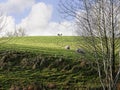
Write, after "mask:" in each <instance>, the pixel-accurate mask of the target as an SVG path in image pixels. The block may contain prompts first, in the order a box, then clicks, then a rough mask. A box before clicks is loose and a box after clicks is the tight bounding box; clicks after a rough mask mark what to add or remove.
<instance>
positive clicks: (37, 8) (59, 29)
mask: <svg viewBox="0 0 120 90" xmlns="http://www.w3.org/2000/svg"><path fill="white" fill-rule="evenodd" d="M58 3H59V0H0V7H1V9H2V11H3V12H5V13H6V17H7V22H8V23H9V24H7V26H6V27H5V30H6V31H5V32H14V31H15V30H17V29H19V28H23V29H24V30H25V32H26V33H27V35H32V36H33V35H57V34H58V33H63V35H69V36H70V35H72V34H73V28H74V27H71V26H72V24H73V23H71V22H70V21H67V20H64V19H63V18H61V17H60V13H59V12H58V8H59V7H58Z"/></svg>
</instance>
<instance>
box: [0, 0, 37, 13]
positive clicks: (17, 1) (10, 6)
mask: <svg viewBox="0 0 120 90" xmlns="http://www.w3.org/2000/svg"><path fill="white" fill-rule="evenodd" d="M34 3H35V0H7V1H6V2H3V3H0V7H1V10H3V11H6V12H7V13H20V12H23V11H24V10H25V9H27V8H30V7H31V6H32V5H33V4H34Z"/></svg>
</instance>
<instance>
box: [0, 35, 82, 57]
mask: <svg viewBox="0 0 120 90" xmlns="http://www.w3.org/2000/svg"><path fill="white" fill-rule="evenodd" d="M76 38H77V37H73V36H62V37H58V36H32V37H15V38H10V39H9V40H8V39H7V40H8V41H7V40H6V39H3V40H2V42H5V43H4V44H1V46H0V48H1V50H6V49H7V50H17V51H18V50H19V51H27V52H33V53H44V54H56V55H64V56H67V57H74V58H75V57H77V58H78V57H79V56H80V55H79V54H77V53H76V51H75V50H76V49H77V42H79V41H76ZM66 45H69V46H70V50H66V49H65V46H66Z"/></svg>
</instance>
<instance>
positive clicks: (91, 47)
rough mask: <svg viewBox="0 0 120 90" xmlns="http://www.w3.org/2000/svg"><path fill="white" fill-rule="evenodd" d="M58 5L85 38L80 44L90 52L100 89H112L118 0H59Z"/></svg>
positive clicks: (119, 30)
mask: <svg viewBox="0 0 120 90" xmlns="http://www.w3.org/2000/svg"><path fill="white" fill-rule="evenodd" d="M60 8H61V10H60V11H61V13H63V14H64V16H65V17H69V19H71V18H72V19H73V20H75V24H76V26H77V33H78V35H82V37H83V38H84V43H82V44H81V47H83V48H84V49H86V51H88V52H89V53H92V56H93V57H94V59H95V63H96V64H97V69H98V74H99V78H100V82H101V85H102V87H103V90H105V89H106V88H107V90H115V89H116V84H117V81H118V77H119V73H120V63H119V61H120V57H119V54H120V46H119V45H120V40H119V35H120V0H64V1H63V0H60ZM118 63H119V64H118Z"/></svg>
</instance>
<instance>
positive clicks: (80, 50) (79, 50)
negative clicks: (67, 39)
mask: <svg viewBox="0 0 120 90" xmlns="http://www.w3.org/2000/svg"><path fill="white" fill-rule="evenodd" d="M76 52H77V53H80V54H85V51H84V50H83V49H80V48H78V49H77V50H76Z"/></svg>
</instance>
